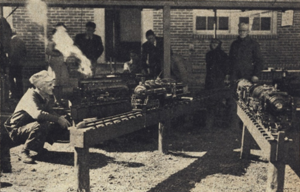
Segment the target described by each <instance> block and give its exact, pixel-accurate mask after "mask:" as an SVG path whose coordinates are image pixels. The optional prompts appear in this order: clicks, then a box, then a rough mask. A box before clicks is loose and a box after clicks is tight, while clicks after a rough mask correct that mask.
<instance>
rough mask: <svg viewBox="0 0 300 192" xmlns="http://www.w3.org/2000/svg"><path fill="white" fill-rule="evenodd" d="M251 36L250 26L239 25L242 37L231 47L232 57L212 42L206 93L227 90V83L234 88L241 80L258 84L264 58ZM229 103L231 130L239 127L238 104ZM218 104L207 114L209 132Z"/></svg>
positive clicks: (208, 59) (228, 117)
mask: <svg viewBox="0 0 300 192" xmlns="http://www.w3.org/2000/svg"><path fill="white" fill-rule="evenodd" d="M249 32H250V30H249V24H246V23H240V24H239V31H238V33H239V36H238V39H237V40H235V41H234V42H233V43H232V44H231V47H230V51H229V56H228V55H227V54H226V53H225V52H224V51H223V50H222V49H221V46H222V41H220V40H219V39H212V40H211V43H210V49H211V50H210V51H209V52H208V53H207V54H206V79H205V89H207V90H210V89H220V88H224V87H225V83H228V84H229V85H231V87H232V88H235V84H236V81H237V80H239V79H247V80H249V81H250V82H253V83H257V82H258V80H259V74H260V72H261V71H262V69H263V57H262V54H261V50H260V46H259V44H258V43H257V42H256V41H255V40H253V39H251V37H250V36H249ZM233 91H235V90H233ZM226 102H227V105H228V108H229V111H228V113H227V116H226V117H227V123H229V126H236V125H237V123H238V117H237V115H236V112H237V111H236V109H237V108H236V104H235V101H234V100H233V99H232V98H230V99H227V101H226ZM219 104H220V101H214V102H212V103H211V107H209V109H208V110H207V118H206V127H207V128H208V129H210V128H211V127H212V126H213V123H214V122H215V114H216V113H217V110H218V107H217V106H218V105H219Z"/></svg>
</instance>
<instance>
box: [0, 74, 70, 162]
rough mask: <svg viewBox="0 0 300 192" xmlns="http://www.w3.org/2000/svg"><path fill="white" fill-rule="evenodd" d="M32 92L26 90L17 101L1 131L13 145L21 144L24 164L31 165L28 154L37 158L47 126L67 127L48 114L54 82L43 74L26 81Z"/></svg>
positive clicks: (41, 149) (48, 129)
mask: <svg viewBox="0 0 300 192" xmlns="http://www.w3.org/2000/svg"><path fill="white" fill-rule="evenodd" d="M29 81H30V83H31V84H33V85H34V87H35V88H29V89H28V90H27V92H26V93H25V94H24V95H23V97H22V98H21V100H20V101H19V103H18V105H17V107H16V109H15V111H14V113H13V114H12V115H11V116H10V117H9V118H8V119H7V120H6V122H5V128H6V130H7V131H8V134H9V137H10V138H11V140H12V141H13V142H14V145H21V144H24V148H23V150H22V152H21V157H22V161H23V162H24V163H34V159H33V158H32V157H31V156H30V151H35V152H37V153H38V154H39V153H41V152H42V151H43V147H44V143H45V141H46V138H47V135H48V133H49V131H50V126H49V124H50V122H54V123H58V124H59V126H60V127H62V128H67V127H68V126H70V123H69V121H68V120H66V119H65V118H64V117H63V116H58V115H55V114H54V113H52V112H51V107H50V105H49V98H50V96H51V95H53V89H54V85H55V79H54V78H53V77H51V76H50V75H49V74H48V72H47V71H45V70H43V71H40V72H38V73H36V74H34V75H32V76H31V77H30V79H29Z"/></svg>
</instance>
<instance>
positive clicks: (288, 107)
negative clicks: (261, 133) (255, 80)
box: [237, 79, 297, 133]
mask: <svg viewBox="0 0 300 192" xmlns="http://www.w3.org/2000/svg"><path fill="white" fill-rule="evenodd" d="M237 95H238V100H239V101H240V102H241V103H242V104H244V105H246V106H247V108H248V110H249V111H250V112H251V113H252V114H253V117H254V118H255V119H256V120H257V122H259V123H261V124H262V125H264V127H265V128H267V129H268V130H269V131H271V132H272V133H274V132H278V131H281V130H289V129H291V128H292V127H294V124H295V123H296V108H297V106H296V105H295V103H294V98H293V97H292V96H290V95H289V94H288V93H287V92H283V91H280V90H278V89H277V88H276V87H275V86H273V85H265V84H264V85H259V84H252V83H251V82H249V81H247V80H245V79H242V80H240V81H239V82H238V85H237Z"/></svg>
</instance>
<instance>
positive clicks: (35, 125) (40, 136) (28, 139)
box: [11, 121, 50, 152]
mask: <svg viewBox="0 0 300 192" xmlns="http://www.w3.org/2000/svg"><path fill="white" fill-rule="evenodd" d="M49 128H50V126H49V123H48V122H43V123H40V122H37V121H34V122H32V123H28V124H27V125H24V126H22V127H19V128H18V129H17V133H16V135H14V136H13V137H12V138H11V139H12V141H13V142H14V144H15V145H21V144H24V149H25V150H32V151H36V152H40V151H41V150H42V149H43V147H44V143H45V141H46V139H47V135H48V132H49Z"/></svg>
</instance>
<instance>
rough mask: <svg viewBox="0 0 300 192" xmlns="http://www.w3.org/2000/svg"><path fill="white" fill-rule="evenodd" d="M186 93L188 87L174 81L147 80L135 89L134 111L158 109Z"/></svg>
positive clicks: (132, 98) (133, 95)
mask: <svg viewBox="0 0 300 192" xmlns="http://www.w3.org/2000/svg"><path fill="white" fill-rule="evenodd" d="M186 93H188V88H187V86H185V85H184V84H183V83H179V82H176V81H175V80H173V79H157V80H147V81H145V82H140V84H139V85H138V86H137V87H136V88H135V89H134V93H133V94H132V97H131V104H132V107H133V109H157V108H159V107H162V106H163V105H165V104H166V103H168V102H169V101H171V100H172V99H175V98H178V97H180V96H182V95H184V94H186Z"/></svg>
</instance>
